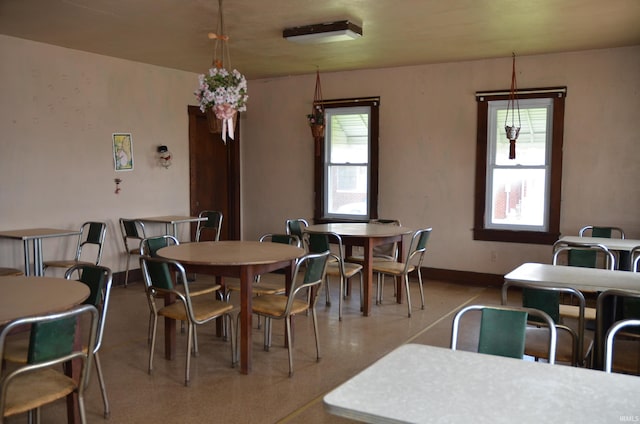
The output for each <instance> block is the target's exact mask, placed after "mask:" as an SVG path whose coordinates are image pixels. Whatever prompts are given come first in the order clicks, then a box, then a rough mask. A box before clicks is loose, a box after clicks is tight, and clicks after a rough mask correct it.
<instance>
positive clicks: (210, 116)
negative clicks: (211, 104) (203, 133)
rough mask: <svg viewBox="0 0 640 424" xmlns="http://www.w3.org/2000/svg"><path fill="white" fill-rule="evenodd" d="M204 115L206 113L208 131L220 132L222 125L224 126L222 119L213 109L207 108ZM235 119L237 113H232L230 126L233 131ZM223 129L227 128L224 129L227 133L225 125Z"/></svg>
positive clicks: (236, 118)
mask: <svg viewBox="0 0 640 424" xmlns="http://www.w3.org/2000/svg"><path fill="white" fill-rule="evenodd" d="M206 115H207V123H208V124H209V132H210V133H212V134H222V130H223V128H222V127H223V126H224V125H223V121H222V120H221V119H219V118H218V117H217V116H216V112H215V111H214V110H213V108H209V109H207V112H206ZM237 121H238V114H237V113H234V114H233V117H232V118H231V127H232V129H233V132H235V128H236V124H237ZM228 122H229V121H227V124H228ZM225 130H227V131H226V132H227V133H228V132H229V130H228V129H227V128H226V126H225ZM225 144H226V143H225Z"/></svg>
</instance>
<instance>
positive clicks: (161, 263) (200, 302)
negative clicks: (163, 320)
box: [140, 255, 236, 386]
mask: <svg viewBox="0 0 640 424" xmlns="http://www.w3.org/2000/svg"><path fill="white" fill-rule="evenodd" d="M150 264H151V265H152V266H153V268H154V269H153V270H150V268H151V267H150ZM156 266H157V267H161V269H159V268H156ZM164 267H166V274H165V275H164V276H163V277H162V278H166V280H165V281H163V282H161V285H157V282H158V280H155V281H154V277H158V273H157V272H156V271H159V270H160V271H165V268H164ZM140 268H141V269H142V275H143V277H144V282H145V287H146V288H147V297H148V299H149V305H150V307H151V308H152V314H153V329H152V336H151V346H150V348H149V369H148V372H149V374H151V372H152V371H153V353H154V350H155V345H156V333H157V327H158V317H159V316H167V317H169V318H172V319H180V320H181V321H186V323H187V354H186V355H185V356H186V364H185V377H184V384H185V386H188V385H189V383H190V369H191V355H192V354H193V355H194V356H198V345H197V341H196V339H195V327H196V326H197V325H202V324H206V323H208V322H211V321H213V320H215V319H216V318H220V317H222V318H223V319H224V324H225V327H227V328H228V331H229V332H230V334H231V366H234V365H235V363H236V352H235V347H236V340H235V329H234V326H233V325H231V321H232V320H233V318H232V316H231V313H232V311H233V309H234V307H233V305H230V304H228V303H226V302H224V301H221V300H218V299H207V298H206V297H205V296H194V297H193V298H192V296H191V294H190V293H189V283H188V282H187V278H186V272H185V269H184V267H183V266H182V264H180V263H179V262H176V261H172V260H168V259H162V258H158V257H150V256H145V255H142V256H140ZM171 272H175V273H177V275H178V277H179V278H182V281H183V284H184V286H183V288H184V292H182V291H179V290H176V289H175V286H174V284H173V282H172V281H171V278H172V277H171V275H170V274H171ZM163 285H165V286H166V287H163ZM167 295H170V296H175V297H176V302H175V303H171V304H169V305H167V306H164V307H162V308H158V307H157V306H156V303H155V299H156V298H157V297H164V296H167ZM180 305H182V308H184V311H182V309H180ZM212 307H214V308H215V309H213V310H211V308H212ZM182 312H184V314H183V313H182ZM178 316H180V317H181V318H183V319H181V318H178Z"/></svg>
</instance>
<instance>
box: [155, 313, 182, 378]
mask: <svg viewBox="0 0 640 424" xmlns="http://www.w3.org/2000/svg"><path fill="white" fill-rule="evenodd" d="M157 327H158V317H157V316H156V315H155V314H153V325H152V326H151V346H149V370H148V372H149V374H151V371H152V370H153V351H154V349H155V347H156V330H157ZM187 356H188V355H187Z"/></svg>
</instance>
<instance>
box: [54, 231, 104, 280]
mask: <svg viewBox="0 0 640 424" xmlns="http://www.w3.org/2000/svg"><path fill="white" fill-rule="evenodd" d="M106 234H107V224H105V223H104V222H95V221H90V222H85V223H84V224H82V226H81V227H80V234H79V235H78V246H77V247H76V254H75V256H74V257H73V259H63V260H57V261H45V262H44V263H43V269H44V270H46V269H47V268H52V267H53V268H64V269H65V270H66V269H69V268H70V267H72V266H74V265H80V264H82V265H91V264H93V265H100V261H101V260H102V247H103V245H104V239H105V236H106ZM89 246H92V247H93V248H94V249H93V250H94V253H95V258H94V259H92V260H90V261H89V260H86V259H85V257H86V256H87V254H85V255H84V256H83V254H82V252H83V250H85V249H87V248H88V247H89Z"/></svg>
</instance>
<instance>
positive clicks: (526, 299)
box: [522, 288, 560, 323]
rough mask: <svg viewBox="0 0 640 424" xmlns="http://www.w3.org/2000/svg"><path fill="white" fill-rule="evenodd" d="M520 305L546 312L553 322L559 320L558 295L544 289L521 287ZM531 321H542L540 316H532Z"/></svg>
mask: <svg viewBox="0 0 640 424" xmlns="http://www.w3.org/2000/svg"><path fill="white" fill-rule="evenodd" d="M522 306H524V307H525V308H532V309H539V310H541V311H543V312H546V313H547V314H548V315H549V316H550V317H551V319H553V321H554V322H556V323H558V322H560V295H559V293H554V292H551V291H546V290H536V289H529V288H523V289H522ZM529 319H530V320H531V321H536V322H543V320H542V319H541V318H538V317H536V316H532V317H530V318H529Z"/></svg>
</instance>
